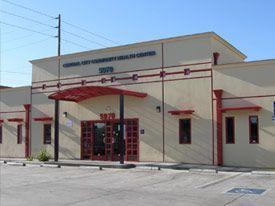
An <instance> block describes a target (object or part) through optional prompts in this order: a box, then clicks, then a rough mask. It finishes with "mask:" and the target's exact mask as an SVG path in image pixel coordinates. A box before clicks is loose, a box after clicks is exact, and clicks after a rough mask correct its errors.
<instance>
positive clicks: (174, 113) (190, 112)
mask: <svg viewBox="0 0 275 206" xmlns="http://www.w3.org/2000/svg"><path fill="white" fill-rule="evenodd" d="M193 112H195V111H194V110H191V109H187V110H173V111H168V113H170V114H172V115H181V114H192V113H193Z"/></svg>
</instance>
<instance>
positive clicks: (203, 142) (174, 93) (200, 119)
mask: <svg viewBox="0 0 275 206" xmlns="http://www.w3.org/2000/svg"><path fill="white" fill-rule="evenodd" d="M210 82H211V81H210V78H204V79H194V80H180V81H172V82H165V161H167V162H188V163H204V164H212V120H211V118H212V110H211V83H210ZM189 109H191V110H194V111H195V112H194V113H193V114H192V115H184V114H182V115H171V114H168V111H171V110H189ZM184 118H190V119H191V134H192V143H191V144H179V119H184Z"/></svg>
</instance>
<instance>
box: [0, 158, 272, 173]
mask: <svg viewBox="0 0 275 206" xmlns="http://www.w3.org/2000/svg"><path fill="white" fill-rule="evenodd" d="M0 161H1V162H2V163H21V164H24V165H27V164H28V165H32V164H35V165H41V166H42V165H52V166H54V165H56V166H58V167H61V166H71V167H80V166H84V167H99V168H118V169H132V168H146V169H152V170H153V169H158V170H160V169H174V170H189V171H193V172H202V171H208V172H257V171H261V172H269V173H272V174H273V173H274V174H275V168H252V167H229V166H216V165H203V164H187V163H162V162H128V161H125V164H120V163H119V162H113V161H91V160H59V161H58V162H55V161H53V160H50V161H48V162H40V161H38V160H33V161H27V160H26V159H24V158H0Z"/></svg>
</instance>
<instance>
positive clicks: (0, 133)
mask: <svg viewBox="0 0 275 206" xmlns="http://www.w3.org/2000/svg"><path fill="white" fill-rule="evenodd" d="M2 138H3V129H2V125H0V144H2Z"/></svg>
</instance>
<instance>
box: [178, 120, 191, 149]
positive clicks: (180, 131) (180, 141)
mask: <svg viewBox="0 0 275 206" xmlns="http://www.w3.org/2000/svg"><path fill="white" fill-rule="evenodd" d="M184 120H188V121H189V122H190V141H189V142H183V141H182V140H181V133H182V130H181V122H182V121H184ZM179 144H187V145H189V144H192V120H191V118H183V119H179Z"/></svg>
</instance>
